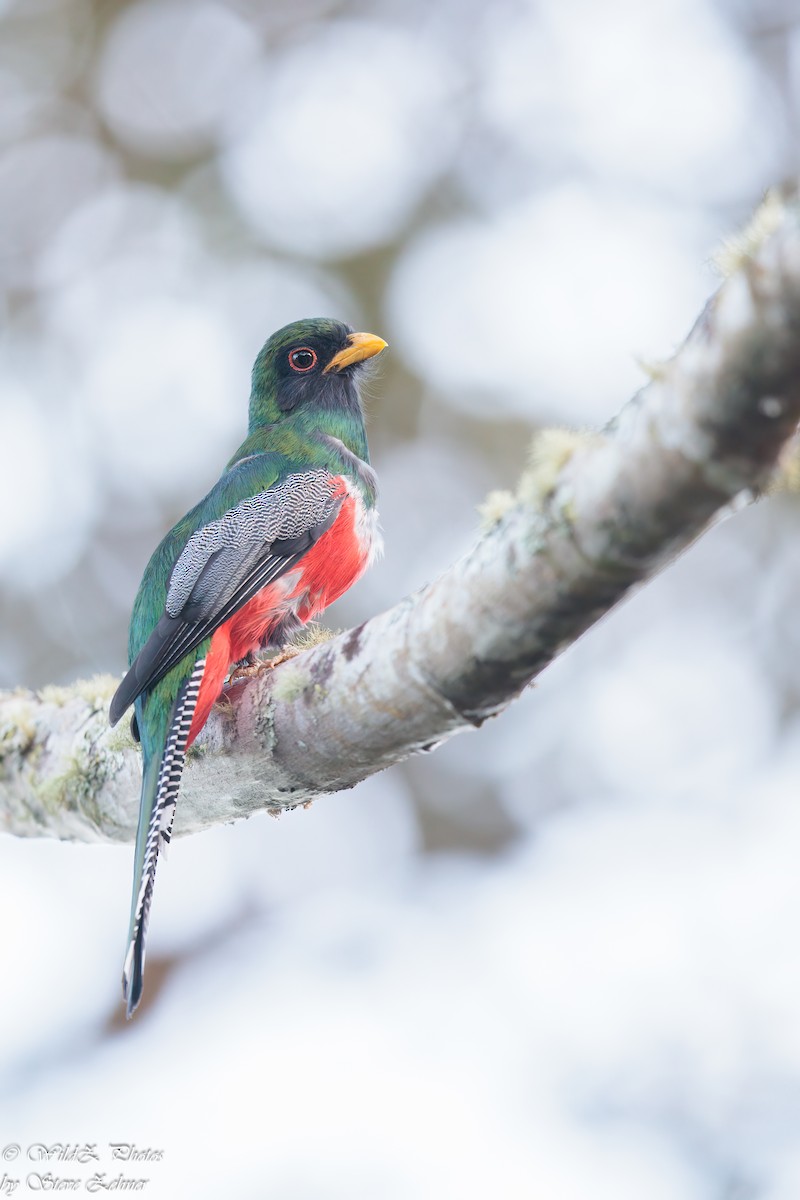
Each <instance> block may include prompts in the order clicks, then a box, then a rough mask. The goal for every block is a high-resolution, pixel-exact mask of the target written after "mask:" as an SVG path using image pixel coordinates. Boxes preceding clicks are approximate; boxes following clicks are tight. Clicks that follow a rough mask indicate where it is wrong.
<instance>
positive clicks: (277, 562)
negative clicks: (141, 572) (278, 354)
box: [109, 469, 342, 725]
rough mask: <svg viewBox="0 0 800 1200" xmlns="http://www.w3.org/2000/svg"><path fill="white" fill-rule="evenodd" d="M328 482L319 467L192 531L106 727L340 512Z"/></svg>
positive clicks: (301, 551) (300, 553)
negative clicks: (154, 622) (157, 617)
mask: <svg viewBox="0 0 800 1200" xmlns="http://www.w3.org/2000/svg"><path fill="white" fill-rule="evenodd" d="M333 482H334V480H333V476H331V474H330V473H329V472H328V471H326V470H322V469H319V470H312V471H299V472H297V473H296V474H293V475H288V476H286V477H285V478H284V479H282V480H281V481H280V483H277V484H275V485H274V486H273V487H271V488H268V489H267V491H265V492H259V493H258V494H257V495H255V496H248V497H246V498H245V499H243V500H241V501H240V502H239V503H238V504H236V505H235V506H234V507H232V508H231V509H229V510H228V512H226V513H225V514H224V516H222V517H220V518H219V519H218V520H215V521H209V522H208V523H207V524H205V525H203V526H201V528H200V529H198V530H197V531H196V532H195V533H193V534H192V536H191V537H190V538H189V540H188V542H187V543H186V546H185V547H184V549H183V551H182V552H181V554H180V555H179V557H178V559H177V561H176V562H175V565H174V567H173V568H172V574H171V575H170V580H169V588H168V591H167V599H166V604H165V606H164V612H163V615H162V616H161V619H160V620H159V621H158V623H157V625H156V627H155V629H154V630H153V632H152V633H151V634H150V637H149V638H148V640H147V641H146V642H145V644H144V646H143V647H142V649H141V650H140V651H139V653H138V654H137V656H136V658H135V659H134V661H133V662H132V663H131V666H130V669H129V671H128V673H127V675H126V676H125V678H124V679H123V680H122V683H121V684H120V686H119V687H118V688H117V691H116V693H115V695H114V698H113V700H112V701H111V708H110V711H109V718H110V721H111V724H112V725H115V724H116V723H117V721H118V720H119V719H120V717H121V716H122V714H123V713H124V712H125V710H126V709H127V708H128V707H129V705H131V704H132V703H133V702H134V700H135V699H136V697H137V696H139V695H141V693H142V692H146V691H148V690H149V689H150V688H153V687H155V685H156V684H157V683H158V682H159V681H160V680H161V679H163V678H164V676H165V675H167V674H168V673H169V671H171V670H172V668H173V667H174V666H176V665H177V663H179V662H180V661H181V659H182V658H184V657H185V656H186V655H187V654H189V653H190V651H192V650H194V649H195V648H196V647H197V646H199V645H200V643H201V642H202V641H203V640H204V638H207V637H208V636H209V635H210V634H212V633H214V631H215V630H216V629H218V628H219V627H220V625H223V624H224V623H225V621H227V620H228V618H229V617H232V616H233V614H234V613H235V612H237V611H238V610H239V609H240V608H242V607H243V606H244V605H245V604H246V603H247V601H248V600H251V599H252V598H253V596H255V595H256V593H257V592H259V591H260V590H261V589H262V588H263V587H266V586H267V585H268V584H270V583H274V582H275V580H276V579H279V578H280V577H281V575H285V574H286V573H287V572H288V571H291V569H292V568H293V567H294V566H296V565H297V564H298V563H299V562H300V560H301V559H302V558H303V555H304V554H306V553H307V551H308V550H310V549H311V547H312V546H313V545H314V543H315V542H316V541H317V540H318V539H319V538H320V537H322V535H323V533H325V532H326V531H327V530H328V529H330V527H331V525H333V523H334V521H335V520H336V517H337V516H338V513H339V509H340V508H341V503H342V499H341V496H339V495H337V494H336V492H335V489H334V487H333Z"/></svg>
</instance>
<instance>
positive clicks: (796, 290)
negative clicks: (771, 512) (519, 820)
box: [0, 195, 800, 841]
mask: <svg viewBox="0 0 800 1200" xmlns="http://www.w3.org/2000/svg"><path fill="white" fill-rule="evenodd" d="M725 266H726V269H727V270H728V271H729V272H730V275H729V278H728V279H727V280H726V281H725V283H724V284H723V285H722V287H721V288H720V290H719V291H718V292H717V294H716V295H715V296H714V297H713V299H712V300H711V301H710V303H709V304H708V305H707V306H706V309H705V310H704V312H703V313H702V315H701V317H700V319H699V320H698V321H697V323H696V325H695V327H694V329H693V330H692V332H691V333H690V335H689V337H688V338H687V340H686V342H685V343H684V344H683V346H682V347H681V348H680V349H679V350H678V352H677V353H676V355H675V356H674V358H672V359H671V360H670V361H669V362H666V363H663V364H661V365H659V367H658V369H657V370H654V371H652V373H651V381H650V382H649V384H648V385H647V386H646V387H645V388H643V390H642V391H641V392H639V394H638V395H636V396H635V397H634V398H633V400H631V401H630V402H629V403H628V404H627V405H626V406H625V408H623V410H622V411H621V412H620V414H619V415H618V416H617V417H616V418H615V419H614V420H613V421H612V422H611V423H610V424H609V426H608V427H607V428H606V429H605V430H604V431H603V432H602V434H575V433H567V432H564V431H548V432H547V433H546V434H545V435H543V436H540V437H539V438H538V439H537V441H536V443H535V445H534V450H533V453H532V458H531V463H530V466H529V469H528V470H527V471H526V473H525V474H524V476H523V478H522V480H521V481H520V483H519V485H518V487H517V490H516V492H515V493H511V492H509V493H500V494H497V493H495V494H493V496H492V497H490V498H489V500H488V501H487V505H486V507H485V510H484V529H483V532H482V534H481V536H480V537H479V538H478V540H477V541H476V543H475V545H474V547H473V548H472V550H471V551H470V552H469V553H468V554H467V555H466V556H465V557H464V558H462V559H461V560H460V561H459V562H457V563H455V564H454V565H453V566H451V567H450V568H448V569H447V570H446V571H445V572H444V573H443V574H442V575H441V576H440V577H439V578H438V579H437V580H435V581H434V582H433V583H431V584H429V585H428V586H427V587H425V588H423V589H422V590H421V591H420V592H418V593H416V594H415V595H413V596H410V597H408V598H407V599H405V600H403V601H402V602H401V603H400V604H398V605H397V606H395V607H394V608H393V609H391V610H390V611H389V612H387V613H384V614H382V615H381V616H378V617H375V618H374V619H373V620H371V621H369V622H367V623H366V624H364V625H362V626H360V627H359V628H357V629H353V630H350V631H349V632H347V633H345V634H342V635H340V636H339V637H337V638H335V639H334V640H332V641H329V642H327V643H325V644H323V645H319V646H316V647H314V648H312V649H310V650H308V651H306V652H305V653H303V654H301V655H299V656H298V657H297V658H294V659H293V660H291V661H289V662H286V663H284V664H282V665H281V666H279V667H277V668H276V669H275V670H274V671H268V672H265V673H263V674H262V675H260V676H258V677H256V678H254V679H251V680H247V681H245V682H241V683H238V684H236V685H235V686H234V687H233V688H231V689H230V691H229V693H228V695H227V697H226V699H225V701H224V702H223V703H222V704H220V705H219V706H218V707H217V709H216V710H215V711H214V713H212V716H211V718H210V719H209V722H208V725H207V727H206V729H205V731H204V732H203V734H202V735H201V738H200V739H199V741H198V743H197V745H196V748H195V750H194V751H193V753H192V755H191V757H190V761H189V763H188V767H187V771H186V775H185V777H184V785H183V789H182V796H181V800H180V803H179V805H178V817H177V823H176V832H184V833H185V832H189V831H191V830H195V829H200V828H203V827H204V826H207V825H211V824H214V823H215V822H219V821H229V820H231V819H234V818H237V817H241V816H247V815H249V814H250V813H252V812H254V811H257V810H259V809H271V810H273V811H275V810H279V809H281V808H285V807H291V806H294V805H296V804H301V803H305V802H307V801H309V800H311V799H313V798H314V797H315V796H317V795H320V794H322V793H325V792H331V791H337V790H340V789H342V788H346V787H350V786H352V785H353V784H355V783H357V782H358V781H359V780H361V779H364V778H365V777H366V776H368V775H370V774H372V773H373V772H375V771H378V770H381V769H382V768H384V767H387V766H389V765H390V764H392V763H394V762H398V761H399V760H400V759H402V758H404V757H406V756H408V755H409V754H413V753H414V752H415V751H418V750H420V749H422V748H425V747H428V746H430V745H431V744H432V743H435V742H438V741H440V740H442V739H443V738H446V737H448V736H450V735H451V734H453V733H456V732H458V731H459V730H462V729H465V728H468V727H470V726H476V725H480V724H481V723H482V722H483V721H484V720H485V719H486V718H487V717H490V716H494V715H495V714H496V713H498V712H499V711H500V710H501V709H502V708H503V707H504V706H505V705H507V704H508V703H509V702H510V701H511V700H513V698H514V697H515V696H517V695H518V694H519V692H520V691H521V690H522V689H523V688H524V687H525V686H526V685H527V684H529V683H530V682H531V680H532V679H533V678H534V677H535V676H536V674H537V673H538V672H539V671H541V670H542V668H543V667H545V666H547V664H548V663H549V662H550V661H551V660H552V659H553V658H554V657H555V656H556V655H557V654H558V653H559V652H560V651H561V650H562V649H564V647H566V646H567V645H569V644H570V643H571V642H573V641H574V640H575V639H576V638H577V637H579V636H580V634H582V633H583V632H584V630H586V629H587V628H588V627H589V626H590V625H591V624H592V623H593V622H594V621H596V620H597V619H598V618H599V617H601V616H602V615H603V614H604V613H605V612H607V611H608V609H609V608H611V607H612V605H614V604H615V603H617V601H618V600H620V599H621V598H622V597H623V596H624V595H625V594H626V593H627V592H628V591H629V590H630V588H632V587H633V586H634V585H636V584H638V583H641V582H642V581H643V580H645V579H647V578H648V577H649V576H651V575H653V574H654V572H656V571H657V570H658V569H659V568H660V567H661V566H662V565H663V564H664V563H665V562H667V561H668V560H669V559H670V558H671V557H672V556H674V554H675V553H676V552H677V551H679V550H680V549H681V548H682V547H684V546H686V545H687V544H688V543H689V542H691V541H693V540H694V539H695V538H696V537H697V536H698V534H699V533H701V532H702V530H703V529H704V528H705V527H706V526H707V524H708V523H709V522H710V521H711V519H712V518H713V517H714V516H715V514H717V513H718V512H719V511H720V510H721V509H724V508H725V506H726V505H728V504H729V503H730V502H731V501H732V500H733V499H734V498H736V497H739V498H741V497H742V495H746V496H750V497H753V496H755V495H757V494H758V493H759V492H760V491H761V490H762V489H764V488H765V487H766V486H767V485H768V484H769V481H770V477H771V475H772V473H773V471H774V467H775V464H776V462H777V461H778V459H779V456H780V455H781V451H782V448H783V447H784V445H785V444H786V443H787V441H788V439H789V438H791V436H792V434H793V432H794V430H795V428H796V426H797V423H798V420H799V419H800V215H799V210H798V202H797V198H796V196H794V195H793V196H791V197H788V198H785V197H784V198H776V197H774V196H773V197H771V198H770V199H769V201H768V206H767V208H766V210H765V211H764V212H762V214H761V218H760V219H759V220H757V221H756V222H754V223H753V224H751V226H750V227H749V229H748V230H747V231H746V234H745V235H744V236H743V237H741V238H740V239H739V240H738V241H736V242H734V243H732V244H731V247H730V248H729V249H728V251H727V252H726V255H725ZM531 352H532V353H535V346H532V347H531ZM788 475H789V477H791V475H792V472H791V468H790V470H789V472H788ZM115 682H116V681H115V680H111V679H98V680H92V681H91V682H89V683H79V684H75V685H74V686H73V687H71V688H63V689H62V688H59V689H56V688H48V689H45V690H44V691H43V692H40V693H38V694H33V693H29V692H21V691H18V692H14V693H11V694H6V695H4V696H2V697H0V828H3V829H5V830H7V831H8V832H11V833H15V834H21V835H49V836H53V837H62V838H79V839H82V840H93V839H95V840H96V839H103V840H122V841H129V840H131V839H132V838H133V836H134V831H135V826H136V812H137V806H138V795H139V774H140V765H139V753H138V750H137V748H136V747H135V746H134V745H133V743H132V742H131V740H130V739H129V737H128V735H127V733H125V732H122V733H121V732H120V731H119V730H114V731H112V730H110V729H109V728H108V725H107V722H106V710H107V704H108V700H109V698H110V696H111V693H112V691H113V688H114V685H115Z"/></svg>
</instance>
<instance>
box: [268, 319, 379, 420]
mask: <svg viewBox="0 0 800 1200" xmlns="http://www.w3.org/2000/svg"><path fill="white" fill-rule="evenodd" d="M385 347H386V342H385V341H384V340H383V338H379V337H376V336H375V334H373V333H354V332H353V330H352V329H351V328H350V327H349V326H348V325H343V324H342V323H341V321H333V320H330V319H329V318H327V317H314V318H312V319H310V320H306V321H294V322H293V323H292V324H291V325H284V327H283V329H279V330H278V332H277V333H273V335H272V337H271V338H269V340H268V341H267V342H266V343H265V345H264V346H263V348H262V349H261V351H260V353H259V355H258V358H257V359H256V361H255V364H254V366H253V390H252V394H251V398H250V427H251V429H252V428H253V426H254V425H256V424H258V425H263V424H267V423H269V424H274V423H276V422H278V421H280V420H281V419H282V418H283V417H285V416H286V415H288V414H290V413H295V412H298V411H301V410H303V411H306V412H308V415H309V416H311V417H312V418H313V416H314V415H316V413H324V412H347V411H352V413H353V415H354V416H356V415H358V416H359V417H360V415H361V408H360V402H359V396H358V388H357V378H358V375H359V374H360V372H361V370H362V369H363V366H364V364H365V363H366V361H367V360H368V359H370V358H373V357H374V355H376V354H380V352H381V350H383V349H385Z"/></svg>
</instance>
